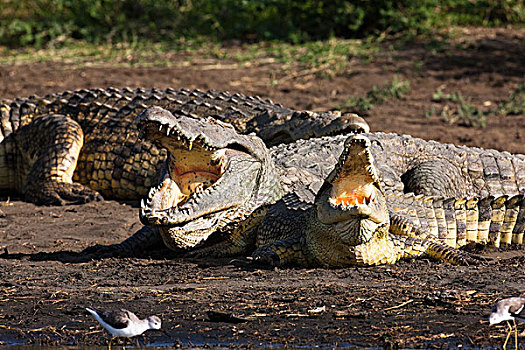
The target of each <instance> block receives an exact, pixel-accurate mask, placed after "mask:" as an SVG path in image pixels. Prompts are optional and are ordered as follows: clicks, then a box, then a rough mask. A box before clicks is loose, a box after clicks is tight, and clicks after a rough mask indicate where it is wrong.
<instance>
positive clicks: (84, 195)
mask: <svg viewBox="0 0 525 350" xmlns="http://www.w3.org/2000/svg"><path fill="white" fill-rule="evenodd" d="M15 137H16V139H15V140H16V145H17V148H18V149H19V151H20V156H19V159H18V160H19V161H18V162H17V166H19V167H20V166H21V167H27V168H28V169H29V172H28V173H27V177H26V178H25V181H23V183H22V193H23V194H24V197H25V198H26V199H27V200H28V201H31V202H35V203H38V204H46V205H64V204H66V203H67V202H74V203H86V202H90V201H93V200H102V196H101V195H100V194H99V193H98V192H96V191H94V190H92V189H90V188H87V187H85V186H83V185H81V184H78V183H74V182H73V180H72V178H73V172H74V171H75V167H76V164H77V160H78V156H79V153H80V150H81V148H82V145H83V139H84V133H83V132H82V128H81V127H80V125H79V124H78V123H77V122H76V121H74V120H72V119H70V118H68V117H66V116H63V115H56V114H48V115H44V116H42V117H39V118H36V119H35V120H34V121H33V122H32V123H30V124H27V125H25V126H23V127H22V128H21V129H20V130H19V132H18V133H17V134H16V136H15ZM19 173H23V172H19Z"/></svg>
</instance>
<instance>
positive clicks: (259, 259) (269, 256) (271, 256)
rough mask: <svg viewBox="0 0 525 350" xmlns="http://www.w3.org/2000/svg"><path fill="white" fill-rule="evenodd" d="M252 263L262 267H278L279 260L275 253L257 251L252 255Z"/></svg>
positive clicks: (267, 250)
mask: <svg viewBox="0 0 525 350" xmlns="http://www.w3.org/2000/svg"><path fill="white" fill-rule="evenodd" d="M252 259H253V263H254V264H257V265H264V266H280V265H281V259H280V258H279V255H277V253H276V252H274V251H273V250H270V249H264V250H263V249H257V250H256V251H255V252H253V254H252Z"/></svg>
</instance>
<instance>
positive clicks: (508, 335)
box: [503, 321, 512, 350]
mask: <svg viewBox="0 0 525 350" xmlns="http://www.w3.org/2000/svg"><path fill="white" fill-rule="evenodd" d="M507 326H509V332H508V333H507V338H505V342H504V343H503V350H505V349H506V348H507V342H508V341H509V337H510V335H511V334H512V326H511V325H510V323H509V321H507Z"/></svg>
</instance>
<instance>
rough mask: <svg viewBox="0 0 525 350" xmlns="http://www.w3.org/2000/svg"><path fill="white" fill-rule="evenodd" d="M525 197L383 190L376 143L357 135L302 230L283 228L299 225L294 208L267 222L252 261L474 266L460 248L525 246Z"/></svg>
mask: <svg viewBox="0 0 525 350" xmlns="http://www.w3.org/2000/svg"><path fill="white" fill-rule="evenodd" d="M524 198H525V197H524V196H523V195H515V196H512V197H508V196H505V195H504V196H500V197H496V198H494V197H487V198H459V199H456V198H449V199H443V198H437V197H424V196H422V195H420V196H415V195H414V194H413V193H410V194H400V193H393V192H392V191H388V192H383V190H382V188H381V185H380V183H379V176H378V174H377V169H376V167H375V165H374V161H373V156H372V154H371V141H370V140H369V139H368V138H367V137H366V136H364V135H353V136H350V137H349V138H348V139H347V140H346V141H345V144H344V149H343V152H342V153H341V156H340V158H339V162H338V163H337V165H336V166H335V168H334V169H333V171H332V172H331V173H330V174H329V175H328V177H327V178H326V179H325V181H324V183H323V185H322V187H321V189H320V190H319V192H318V193H317V195H316V199H315V202H314V205H313V206H311V207H310V208H308V209H307V214H306V216H307V218H306V220H305V222H304V223H303V225H301V226H300V227H301V228H300V229H299V230H296V231H298V232H294V233H293V234H290V232H286V231H287V230H283V228H282V227H283V225H282V223H283V222H287V223H290V222H292V221H293V220H294V217H295V214H294V213H293V212H291V211H281V212H279V213H277V214H276V215H273V216H272V217H268V218H265V219H264V220H263V222H262V223H261V225H260V227H259V229H258V233H257V246H258V248H257V249H256V250H255V251H254V252H253V254H252V256H253V257H254V259H255V260H256V261H257V262H262V263H266V264H270V265H277V266H282V265H300V266H309V267H315V266H322V267H327V268H337V267H345V266H350V265H361V266H369V265H378V264H392V263H395V262H396V261H398V260H400V259H402V258H415V257H420V256H428V257H431V258H435V259H441V260H446V261H449V262H452V263H469V262H475V259H474V258H473V257H471V256H469V255H467V254H465V253H464V252H463V251H458V250H456V249H454V248H456V247H460V246H463V245H465V244H466V243H467V242H481V243H489V244H492V245H496V246H499V245H500V244H511V243H513V244H522V243H523V233H524V231H525V201H524ZM283 231H284V232H283Z"/></svg>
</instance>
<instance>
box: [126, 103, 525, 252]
mask: <svg viewBox="0 0 525 350" xmlns="http://www.w3.org/2000/svg"><path fill="white" fill-rule="evenodd" d="M191 123H195V122H190V121H188V120H186V119H184V118H183V117H175V116H173V115H171V114H170V113H169V112H167V111H163V110H162V109H160V108H157V109H149V110H147V111H145V112H143V113H142V114H141V116H139V122H138V125H139V128H141V129H142V130H143V134H144V135H143V136H144V138H145V139H146V140H149V141H151V142H153V143H155V144H157V145H158V146H159V147H164V148H166V149H167V150H168V153H169V154H171V155H172V157H171V158H170V159H169V161H167V162H166V164H165V167H164V169H163V172H162V176H161V181H160V185H159V186H157V187H154V188H152V189H151V191H150V193H149V195H148V198H147V200H145V201H143V203H142V205H141V210H140V218H141V221H142V222H143V223H144V224H146V225H149V226H153V227H155V228H157V229H158V230H159V232H160V234H161V236H162V239H163V241H164V243H165V244H166V245H167V246H168V247H169V248H170V249H172V250H175V251H180V250H187V249H192V248H196V247H197V248H199V249H198V250H197V252H198V253H197V254H198V255H203V256H205V255H217V256H224V255H235V254H247V253H250V252H251V251H253V250H254V249H255V247H256V246H262V245H264V244H268V241H269V240H274V241H280V240H281V239H287V238H288V237H296V236H297V235H298V234H300V233H301V232H302V229H303V227H304V225H305V223H306V222H308V221H309V220H310V219H309V216H310V213H311V208H312V205H313V203H314V200H315V195H316V193H318V191H319V189H320V188H321V185H322V184H323V180H324V179H325V178H327V176H328V175H329V173H330V172H331V171H332V170H333V168H334V165H335V164H337V160H338V159H337V158H336V157H337V155H338V154H340V153H341V151H342V149H343V148H344V142H345V140H346V139H347V138H348V136H335V137H322V138H316V139H310V140H299V141H296V142H295V143H293V144H285V145H279V146H276V147H272V148H271V149H269V150H266V149H260V148H258V150H257V152H258V153H255V152H254V151H253V148H252V151H250V150H249V149H248V148H247V147H246V146H243V147H239V145H240V144H241V143H240V142H239V141H237V139H235V138H233V136H232V135H231V133H228V134H226V135H223V134H222V130H221V127H222V128H224V126H223V125H222V126H219V128H217V129H216V130H214V131H212V129H210V128H208V129H206V130H204V129H199V127H198V126H196V127H194V128H193V129H192V130H191V131H189V125H190V124H191ZM161 126H162V127H161ZM167 130H169V132H167ZM229 130H230V131H231V132H234V130H233V129H231V128H229ZM366 136H367V137H368V138H369V139H370V152H371V154H373V156H374V158H376V161H377V162H376V166H377V169H378V174H379V175H378V180H377V181H378V183H379V184H380V186H381V188H384V189H385V190H386V193H390V194H391V195H390V196H394V194H395V195H396V196H397V194H399V193H402V190H403V187H404V186H405V183H404V182H403V181H406V179H407V178H408V179H411V176H413V174H416V175H417V179H418V181H412V182H411V184H412V185H415V186H417V187H418V188H421V189H425V191H426V192H429V193H430V194H431V195H434V196H435V195H436V194H441V193H444V194H445V195H448V193H452V194H453V195H452V196H451V197H452V198H463V197H467V196H477V197H486V196H491V195H492V196H501V195H502V192H503V194H507V195H512V194H519V193H523V192H524V189H525V177H524V174H525V173H524V172H523V170H524V169H525V158H524V157H523V156H521V155H511V154H509V153H507V152H498V151H494V150H482V149H478V148H469V147H465V146H454V145H448V144H439V143H437V142H433V141H424V140H421V139H417V138H412V137H410V136H407V135H396V134H385V133H368V134H366ZM238 137H240V138H245V137H246V136H244V135H238ZM229 140H233V141H231V142H230V141H229ZM189 145H191V148H190V146H189ZM260 145H262V146H263V147H264V145H263V144H262V143H260ZM196 150H198V151H196ZM233 150H235V151H240V152H244V153H245V156H246V157H247V158H246V164H244V165H243V166H244V168H242V167H241V168H237V169H236V168H235V165H234V164H232V163H231V162H230V161H229V157H228V156H226V157H225V155H227V154H228V153H229V152H231V151H233ZM389 150H391V151H389ZM265 152H267V153H268V154H269V156H266V157H263V156H261V154H263V153H265ZM192 153H198V154H199V158H200V159H199V161H200V164H197V162H195V160H194V159H192V158H191V156H190V155H191V154H192ZM219 159H220V160H219ZM378 159H379V160H378ZM257 162H259V163H260V162H262V163H261V164H262V165H261V167H259V168H257V169H259V170H257V169H256V167H255V166H254V163H257ZM212 163H214V164H215V163H219V164H222V165H221V167H220V168H217V169H215V170H214V171H209V168H210V164H212ZM192 164H193V165H192ZM247 164H249V166H248V165H247ZM492 164H496V165H497V167H496V168H495V169H494V168H492V167H491V165H492ZM432 165H440V167H441V169H446V170H447V172H446V173H438V174H431V175H428V173H427V170H428V169H429V168H430V167H431V166H432ZM190 166H194V167H193V171H196V172H198V173H199V176H195V177H194V179H192V176H188V177H186V178H184V179H182V178H180V173H181V171H180V168H181V167H190ZM498 166H499V167H498ZM262 169H265V171H262ZM201 173H208V174H210V173H212V174H213V175H208V178H207V180H206V181H202V179H201V177H202V176H201V175H200V174H201ZM233 174H234V175H233ZM407 174H408V175H407ZM425 174H426V175H425ZM275 176H278V180H276V178H275ZM451 179H452V180H451ZM422 180H423V181H426V180H429V181H427V182H429V183H430V186H428V188H427V187H425V183H421V181H422ZM241 181H242V183H241ZM182 182H184V183H185V184H184V187H185V188H190V190H186V191H182V190H181V189H180V186H181V183H182ZM187 182H190V183H191V184H190V185H188V184H186V183H187ZM239 187H240V188H239ZM264 187H266V192H265V191H263V190H262V189H263V188H264ZM191 188H195V190H193V189H191ZM181 192H185V193H183V194H182V195H181ZM259 193H271V194H272V196H271V200H270V201H269V202H267V203H266V204H265V205H260V201H259V202H258V204H257V205H255V206H250V209H249V210H246V208H247V206H246V203H250V202H254V201H255V200H256V199H257V198H258V194H259ZM423 194H427V193H423ZM394 197H395V196H394ZM278 198H281V199H279V200H276V199H278ZM396 198H397V197H396ZM401 198H403V197H401ZM257 200H258V199H257ZM396 200H397V201H399V199H396ZM387 202H388V199H387ZM424 202H425V203H428V200H425V201H424ZM436 203H437V201H436ZM446 203H449V202H448V201H447V202H446ZM408 209H410V210H412V208H408ZM284 212H289V213H291V214H290V215H281V214H282V213H284ZM283 217H285V218H284V219H283ZM268 222H270V223H271V224H270V225H266V223H268ZM458 226H459V225H458ZM400 227H401V226H400ZM270 228H271V230H270ZM398 230H401V229H398ZM405 230H406V227H405ZM270 231H272V233H270V234H269V235H268V236H270V237H271V238H270V239H262V240H261V237H264V235H265V232H270ZM135 238H136V239H137V240H140V238H138V237H135ZM135 238H133V239H135ZM411 239H413V238H411ZM417 239H420V238H417ZM126 243H127V244H131V239H130V241H127V242H126ZM433 244H434V243H433ZM435 244H443V243H442V242H435ZM200 246H201V247H200Z"/></svg>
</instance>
